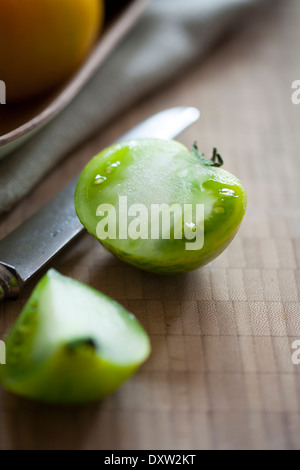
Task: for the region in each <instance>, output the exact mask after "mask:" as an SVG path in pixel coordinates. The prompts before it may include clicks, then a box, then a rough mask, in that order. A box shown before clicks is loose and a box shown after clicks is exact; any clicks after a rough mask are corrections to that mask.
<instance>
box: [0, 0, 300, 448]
mask: <svg viewBox="0 0 300 470" xmlns="http://www.w3.org/2000/svg"><path fill="white" fill-rule="evenodd" d="M269 4H270V5H269V7H267V8H265V9H262V10H261V11H260V12H259V13H255V14H254V15H252V16H250V17H249V18H248V19H247V22H246V23H242V24H241V25H240V26H239V29H238V30H237V31H236V32H235V33H234V34H233V35H231V36H230V37H228V38H227V39H226V40H223V42H222V44H220V45H219V46H218V47H217V48H216V49H215V50H214V51H212V53H211V54H210V55H209V56H208V57H207V58H206V60H205V61H204V62H203V61H202V62H201V63H200V62H199V63H198V64H194V66H193V67H192V68H191V69H189V70H186V71H185V72H184V73H182V75H181V76H180V77H174V79H173V80H172V81H171V82H170V83H168V85H167V86H164V87H162V88H161V89H160V90H157V91H156V92H155V93H154V94H152V95H151V96H149V97H147V98H145V99H144V100H143V101H142V102H140V103H138V104H137V105H135V106H133V107H132V108H131V109H129V110H128V111H127V112H126V113H124V114H122V115H121V116H119V118H118V119H117V120H115V121H114V122H112V123H110V125H108V126H107V128H106V129H104V130H101V132H99V134H98V135H97V136H95V137H94V138H93V139H91V140H90V141H88V142H86V143H85V144H84V145H82V147H81V148H78V150H77V151H76V152H75V153H73V154H72V155H70V156H69V157H68V158H66V159H65V161H64V162H63V163H62V164H61V165H60V166H59V167H57V168H56V169H55V170H54V171H53V172H52V173H51V174H50V175H49V176H48V177H47V178H45V180H44V181H43V182H42V183H41V184H40V185H39V186H38V187H37V188H36V189H35V190H34V191H33V192H32V193H31V194H30V195H29V196H28V197H27V198H26V199H25V200H24V201H22V203H21V204H19V205H18V206H17V207H16V208H15V209H14V210H13V211H12V212H11V213H10V214H9V215H7V216H5V217H2V218H1V219H0V237H2V236H4V235H5V234H6V233H8V232H9V231H11V230H12V229H13V228H14V227H15V226H17V225H18V224H19V223H20V222H22V221H23V220H24V219H25V218H27V217H28V216H29V215H30V214H32V213H33V212H34V211H36V210H37V209H38V208H39V207H41V206H42V205H43V204H44V203H45V202H46V201H47V200H48V199H49V198H50V197H51V196H52V195H54V194H55V193H56V192H57V191H58V190H59V189H60V188H62V187H63V186H64V185H65V184H66V182H67V180H70V179H71V178H72V177H73V176H74V175H75V174H76V173H77V171H78V168H79V167H83V165H84V164H85V163H86V162H87V161H88V160H89V158H90V157H91V156H92V155H93V154H95V153H96V152H97V151H98V150H99V149H100V148H101V147H103V146H105V145H107V144H109V143H110V142H111V141H113V140H114V139H115V138H117V137H118V136H119V135H120V134H122V133H123V132H125V131H126V130H127V129H129V128H130V127H131V126H132V125H134V124H137V123H138V122H139V121H140V120H142V119H145V118H146V117H148V116H149V115H151V114H152V113H155V112H158V111H160V110H161V109H163V108H167V107H171V106H174V105H195V106H197V107H199V109H200V110H201V113H202V116H201V120H200V121H199V123H197V124H196V125H194V126H193V127H191V128H190V129H189V130H188V131H186V132H185V133H184V134H183V135H182V136H181V138H180V140H181V141H182V142H183V143H185V144H187V145H188V146H190V145H191V143H192V142H193V141H194V140H195V139H197V140H198V142H199V146H200V148H201V150H203V151H205V152H206V153H209V152H210V151H211V148H212V147H213V146H217V147H218V149H219V151H220V153H222V155H223V157H224V160H225V168H226V169H227V170H229V171H232V172H233V173H235V174H236V175H237V176H238V177H239V178H240V179H241V180H242V181H243V182H244V184H245V187H246V189H247V192H248V197H249V199H248V210H247V214H246V217H245V220H244V223H243V225H242V227H241V230H240V232H239V233H238V235H237V237H236V238H235V240H234V241H233V243H232V244H231V246H230V247H229V248H228V249H227V250H226V251H225V252H224V254H222V255H221V256H220V257H219V258H218V259H217V260H216V261H215V262H213V263H212V264H210V265H209V266H207V267H205V268H203V269H200V270H197V271H194V272H193V273H190V274H187V275H181V276H175V277H159V276H156V275H151V274H147V273H144V272H141V271H138V270H135V269H133V268H131V267H129V266H127V265H125V264H122V263H121V262H119V261H117V260H116V259H114V258H113V257H112V256H111V255H109V254H107V253H105V252H104V251H103V249H102V248H101V246H100V244H98V243H97V241H96V240H95V239H93V238H92V237H91V236H89V235H87V234H84V235H83V236H82V237H81V238H80V239H78V240H77V241H76V242H75V243H73V245H72V246H71V247H70V248H69V249H67V250H66V251H65V252H64V254H63V255H61V256H59V257H58V258H57V259H56V261H55V262H54V263H53V265H54V267H55V268H56V269H58V270H59V271H60V272H62V273H63V274H66V275H69V276H72V277H74V278H76V279H79V280H80V281H83V282H85V283H89V284H90V285H92V286H93V287H95V288H97V289H99V290H101V291H103V292H104V293H106V294H108V295H110V296H112V297H114V298H115V299H116V300H118V301H119V302H120V303H121V304H123V305H124V306H126V307H127V308H128V309H129V310H131V311H132V312H133V313H134V314H135V315H136V316H137V317H138V318H139V320H140V321H141V322H142V324H143V325H144V326H145V328H146V329H147V331H148V332H149V334H150V336H151V342H152V348H153V351H152V355H151V357H150V359H149V360H148V361H147V363H146V364H145V365H144V366H143V367H142V368H141V369H140V371H139V372H138V373H137V374H136V375H135V376H134V377H133V378H132V379H131V380H129V381H128V382H127V383H126V384H125V385H124V386H123V387H122V388H121V389H119V391H118V392H116V393H115V394H114V395H111V396H110V397H108V398H107V399H105V400H104V401H102V402H99V403H98V404H94V405H88V406H82V407H70V408H68V407H59V406H44V405H41V404H37V403H34V402H31V401H29V400H24V399H20V398H18V397H16V396H13V395H10V394H8V393H6V392H4V391H3V390H2V389H1V391H0V449H106V450H108V449H278V448H281V449H299V448H300V419H299V411H300V365H293V364H292V361H291V355H292V349H291V344H292V342H293V341H294V340H295V339H300V307H299V289H300V217H299V215H300V213H299V201H300V184H299V171H300V159H299V149H300V105H299V106H296V105H293V104H292V101H291V94H292V90H291V83H292V81H293V80H296V79H300V76H299V74H300V72H299V43H300V28H299V24H300V2H299V1H298V0H291V1H285V2H283V1H282V2H275V1H274V2H269ZM33 286H34V283H31V284H30V285H29V286H28V287H26V289H25V291H24V292H23V294H22V297H21V298H20V299H19V300H17V301H15V302H11V301H7V302H5V303H4V304H3V305H1V312H0V337H1V338H2V337H3V336H4V334H5V333H6V331H7V330H8V329H9V327H10V326H11V325H12V323H13V322H14V320H15V319H16V317H17V315H18V314H19V312H20V310H21V308H22V306H23V305H24V303H25V302H26V300H27V298H28V296H29V294H30V292H31V290H32V288H33Z"/></svg>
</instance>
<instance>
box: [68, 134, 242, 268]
mask: <svg viewBox="0 0 300 470" xmlns="http://www.w3.org/2000/svg"><path fill="white" fill-rule="evenodd" d="M120 196H126V197H127V198H128V205H130V204H136V203H139V204H143V205H145V206H146V207H147V208H148V209H149V212H150V208H151V204H162V203H166V204H168V205H169V206H171V205H172V204H180V205H181V207H182V210H184V205H185V204H192V205H193V207H194V206H195V205H196V204H203V205H204V244H203V246H202V248H201V249H198V250H187V249H186V243H187V242H188V240H187V239H185V237H184V235H183V236H182V238H181V239H177V238H175V237H174V234H173V236H172V227H171V237H170V239H168V240H166V239H163V238H162V237H161V236H160V238H159V239H157V240H153V239H151V237H148V239H141V238H139V239H137V240H132V239H130V238H129V237H128V238H127V239H126V240H123V239H120V238H118V236H117V237H116V239H114V240H112V239H108V238H105V239H99V237H98V236H97V233H96V227H97V223H98V221H99V216H97V208H98V206H99V205H101V204H104V203H108V204H111V205H113V206H114V207H115V208H116V209H117V211H118V209H119V202H118V201H119V197H120ZM246 205H247V195H246V191H245V188H244V187H243V185H242V183H241V182H240V181H239V180H238V179H237V178H236V177H235V176H234V175H232V174H231V173H229V172H227V171H225V170H223V169H221V168H216V167H212V166H207V165H205V164H204V163H203V162H202V161H201V160H199V159H198V158H197V157H196V156H195V155H194V154H193V153H191V152H190V151H189V150H188V149H187V148H186V147H184V146H183V145H182V144H180V143H179V142H176V141H166V140H158V139H141V140H132V141H127V142H122V143H118V144H115V145H113V146H111V147H109V148H108V149H105V150H104V151H103V152H101V153H100V154H99V155H97V156H96V157H94V158H93V159H92V160H91V161H90V162H89V163H88V164H87V166H86V167H85V169H84V170H83V172H82V174H81V176H80V178H79V181H78V184H77V188H76V192H75V208H76V212H77V215H78V217H79V219H80V221H81V223H82V224H83V225H84V226H85V227H86V229H87V230H88V232H90V233H91V234H92V235H93V236H94V237H95V238H97V239H98V240H99V241H100V243H102V244H103V245H104V246H105V247H106V248H107V249H108V250H109V251H110V252H111V253H112V254H114V255H115V256H116V257H117V258H119V259H120V260H122V261H124V262H127V263H129V264H131V265H133V266H135V267H137V268H140V269H143V270H146V271H151V272H154V273H158V274H176V273H184V272H188V271H192V270H194V269H196V268H199V267H201V266H204V265H205V264H207V263H209V262H211V261H212V260H213V259H215V258H216V257H217V256H218V255H219V254H220V253H222V251H224V250H225V248H226V247H227V246H228V245H229V243H230V242H231V241H232V239H233V238H234V236H235V235H236V233H237V231H238V229H239V226H240V224H241V222H242V219H243V217H244V214H245V210H246ZM193 222H194V223H196V220H195V217H194V216H193ZM182 232H183V233H184V227H182ZM117 233H118V232H117Z"/></svg>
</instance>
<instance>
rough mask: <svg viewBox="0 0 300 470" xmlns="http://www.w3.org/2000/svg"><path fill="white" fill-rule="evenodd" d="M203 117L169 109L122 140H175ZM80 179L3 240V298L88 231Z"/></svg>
mask: <svg viewBox="0 0 300 470" xmlns="http://www.w3.org/2000/svg"><path fill="white" fill-rule="evenodd" d="M199 117H200V112H199V110H198V109H196V108H193V107H177V108H171V109H167V110H165V111H162V112H160V113H158V114H155V115H154V116H152V117H150V118H149V119H147V120H146V121H144V122H142V123H141V124H139V125H138V126H136V127H135V128H133V129H132V130H131V131H129V132H128V133H126V134H125V135H123V136H122V137H121V138H120V139H118V141H122V140H129V139H137V138H143V137H148V138H161V139H172V138H174V137H176V136H177V135H178V134H180V133H181V132H182V131H183V130H184V129H186V128H187V127H189V126H190V125H191V124H193V123H194V122H196V121H197V120H198V119H199ZM78 178H79V175H78V176H77V177H76V178H75V179H74V180H73V181H71V183H69V184H68V185H67V186H66V187H65V188H64V189H63V190H62V191H60V192H59V193H58V194H57V195H56V196H55V197H54V198H53V199H52V200H51V201H50V202H48V203H47V204H46V205H45V206H44V207H42V208H41V209H40V210H39V211H37V212H36V213H35V214H34V215H33V216H31V217H30V218H29V219H28V220H26V221H25V222H24V223H22V224H21V225H20V226H19V227H17V228H16V229H15V230H14V231H12V232H11V233H10V234H9V235H7V236H6V237H5V238H3V239H2V240H0V300H3V299H5V298H16V297H18V295H19V294H20V292H21V290H22V287H23V285H24V283H26V282H27V281H29V279H31V278H32V277H33V276H34V275H35V274H36V273H37V272H38V271H39V270H40V269H41V268H43V267H44V266H45V265H46V264H48V263H49V262H50V261H51V260H52V259H53V258H54V256H56V255H57V254H58V253H59V252H60V251H61V250H62V249H63V248H64V247H66V246H67V245H68V244H69V243H70V242H71V241H72V240H73V239H74V238H76V237H77V236H78V235H79V234H80V233H81V232H82V231H83V230H84V227H83V226H82V225H81V223H80V222H79V220H78V218H77V215H76V212H75V208H74V201H73V199H74V192H75V188H76V184H77V180H78Z"/></svg>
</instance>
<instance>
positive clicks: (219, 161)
mask: <svg viewBox="0 0 300 470" xmlns="http://www.w3.org/2000/svg"><path fill="white" fill-rule="evenodd" d="M192 153H193V154H194V155H195V156H196V157H197V158H198V159H199V160H200V161H201V163H202V164H203V165H206V166H214V167H220V166H222V165H223V163H224V161H223V158H222V157H221V155H220V154H219V153H218V151H217V149H216V147H214V148H213V154H212V157H211V159H210V160H207V159H206V158H205V154H204V153H201V152H199V150H198V145H197V142H194V143H193V148H192Z"/></svg>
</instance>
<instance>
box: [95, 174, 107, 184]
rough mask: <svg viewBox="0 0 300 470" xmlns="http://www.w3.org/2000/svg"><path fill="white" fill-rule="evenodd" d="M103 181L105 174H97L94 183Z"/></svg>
mask: <svg viewBox="0 0 300 470" xmlns="http://www.w3.org/2000/svg"><path fill="white" fill-rule="evenodd" d="M104 181H106V176H101V175H97V176H96V177H95V181H94V184H101V183H104Z"/></svg>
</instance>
